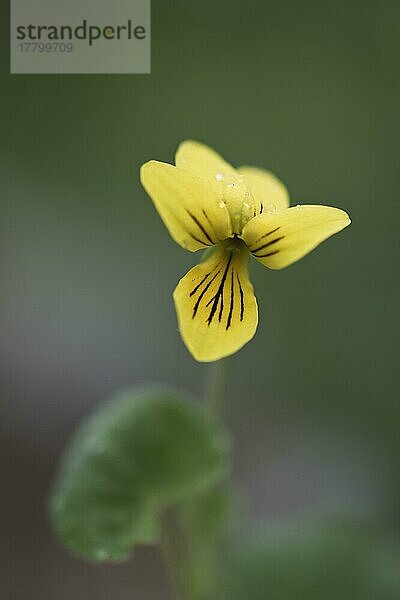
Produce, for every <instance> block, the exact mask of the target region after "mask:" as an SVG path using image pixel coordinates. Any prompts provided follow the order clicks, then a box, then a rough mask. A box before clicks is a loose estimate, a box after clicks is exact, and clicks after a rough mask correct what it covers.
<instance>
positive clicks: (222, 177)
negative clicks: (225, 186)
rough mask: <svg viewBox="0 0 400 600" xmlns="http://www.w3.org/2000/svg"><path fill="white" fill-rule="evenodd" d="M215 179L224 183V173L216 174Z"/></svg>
mask: <svg viewBox="0 0 400 600" xmlns="http://www.w3.org/2000/svg"><path fill="white" fill-rule="evenodd" d="M215 179H216V180H217V181H222V180H223V179H224V175H223V173H216V174H215Z"/></svg>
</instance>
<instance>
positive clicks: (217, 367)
mask: <svg viewBox="0 0 400 600" xmlns="http://www.w3.org/2000/svg"><path fill="white" fill-rule="evenodd" d="M228 364H229V359H227V358H225V359H224V360H218V361H216V362H214V363H212V364H211V365H210V367H209V370H208V373H207V377H206V384H205V391H204V396H205V402H206V404H207V405H208V407H209V409H210V412H211V413H212V414H213V415H214V416H215V417H217V418H220V417H221V416H222V413H223V406H224V400H225V395H226V388H227V381H228Z"/></svg>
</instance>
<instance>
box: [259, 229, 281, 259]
mask: <svg viewBox="0 0 400 600" xmlns="http://www.w3.org/2000/svg"><path fill="white" fill-rule="evenodd" d="M284 237H285V236H284V235H281V237H278V238H275V239H274V240H271V241H270V242H267V243H266V244H263V245H262V246H259V247H258V248H256V249H255V250H252V251H251V252H252V254H253V255H254V256H255V257H256V258H258V256H257V254H256V252H259V251H260V250H264V248H268V246H272V245H273V244H276V243H277V242H280V241H281V240H283V238H284Z"/></svg>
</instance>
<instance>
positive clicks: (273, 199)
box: [237, 166, 289, 213]
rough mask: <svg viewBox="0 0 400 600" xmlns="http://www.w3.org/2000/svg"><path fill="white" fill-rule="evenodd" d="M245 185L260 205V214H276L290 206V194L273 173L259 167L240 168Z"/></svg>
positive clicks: (239, 171)
mask: <svg viewBox="0 0 400 600" xmlns="http://www.w3.org/2000/svg"><path fill="white" fill-rule="evenodd" d="M237 170H238V173H239V174H240V175H242V177H243V179H244V182H245V184H246V185H247V187H248V188H249V189H250V190H251V192H252V194H253V197H254V198H255V200H256V201H257V203H258V207H257V208H258V210H257V212H258V213H262V212H275V211H278V210H283V209H285V208H288V206H289V192H288V190H287V188H286V186H285V185H284V183H282V181H281V180H280V179H278V178H277V177H276V176H275V175H274V174H273V173H271V172H270V171H266V170H265V169H258V168H257V167H247V166H244V167H239V168H238V169H237Z"/></svg>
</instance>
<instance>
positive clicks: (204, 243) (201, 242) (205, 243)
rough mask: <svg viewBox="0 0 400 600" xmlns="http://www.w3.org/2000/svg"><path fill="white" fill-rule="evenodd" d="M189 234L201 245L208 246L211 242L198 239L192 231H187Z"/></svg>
mask: <svg viewBox="0 0 400 600" xmlns="http://www.w3.org/2000/svg"><path fill="white" fill-rule="evenodd" d="M189 235H190V237H191V238H193V239H194V240H196V242H199V244H202V246H209V247H211V246H212V245H213V244H207V242H203V240H200V239H199V238H198V237H196V236H195V235H193V233H191V232H190V231H189Z"/></svg>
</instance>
